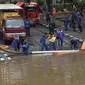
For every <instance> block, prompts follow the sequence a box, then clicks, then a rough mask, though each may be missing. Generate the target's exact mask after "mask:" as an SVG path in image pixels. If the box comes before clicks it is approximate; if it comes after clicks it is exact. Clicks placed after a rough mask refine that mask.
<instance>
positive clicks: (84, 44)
mask: <svg viewBox="0 0 85 85" xmlns="http://www.w3.org/2000/svg"><path fill="white" fill-rule="evenodd" d="M81 50H83V51H85V41H84V42H83V44H82V46H81Z"/></svg>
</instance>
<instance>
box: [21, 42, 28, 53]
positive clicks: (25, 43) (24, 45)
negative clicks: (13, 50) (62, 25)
mask: <svg viewBox="0 0 85 85" xmlns="http://www.w3.org/2000/svg"><path fill="white" fill-rule="evenodd" d="M22 54H23V55H29V44H28V43H27V42H24V43H23V45H22Z"/></svg>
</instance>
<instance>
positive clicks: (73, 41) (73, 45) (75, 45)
mask: <svg viewBox="0 0 85 85" xmlns="http://www.w3.org/2000/svg"><path fill="white" fill-rule="evenodd" d="M70 48H71V49H75V50H76V49H78V40H77V38H75V37H73V38H72V39H71V40H70Z"/></svg>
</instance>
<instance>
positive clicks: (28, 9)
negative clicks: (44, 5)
mask: <svg viewBox="0 0 85 85" xmlns="http://www.w3.org/2000/svg"><path fill="white" fill-rule="evenodd" d="M16 5H17V6H20V7H22V8H23V12H21V13H20V14H21V16H23V17H26V18H27V19H29V20H30V21H31V24H35V23H39V22H40V18H39V13H44V12H43V10H42V9H41V8H40V6H39V4H38V3H37V2H29V3H24V2H18V3H17V4H16Z"/></svg>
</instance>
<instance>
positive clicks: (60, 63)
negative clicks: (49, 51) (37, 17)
mask: <svg viewBox="0 0 85 85" xmlns="http://www.w3.org/2000/svg"><path fill="white" fill-rule="evenodd" d="M0 85H85V53H84V52H83V53H75V54H68V55H62V56H27V57H26V56H23V57H20V56H15V57H13V58H12V60H10V61H4V62H0Z"/></svg>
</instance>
